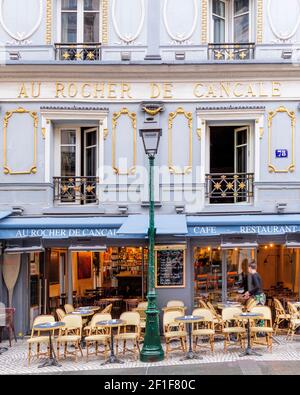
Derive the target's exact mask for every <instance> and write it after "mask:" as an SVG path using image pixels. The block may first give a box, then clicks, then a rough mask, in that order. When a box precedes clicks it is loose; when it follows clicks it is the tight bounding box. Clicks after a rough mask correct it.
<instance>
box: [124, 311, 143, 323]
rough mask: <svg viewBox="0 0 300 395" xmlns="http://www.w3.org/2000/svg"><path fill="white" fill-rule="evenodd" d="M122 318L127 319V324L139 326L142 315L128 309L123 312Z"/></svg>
mask: <svg viewBox="0 0 300 395" xmlns="http://www.w3.org/2000/svg"><path fill="white" fill-rule="evenodd" d="M120 320H123V321H125V325H126V326H139V325H140V324H141V317H140V315H139V313H138V312H135V311H127V312H125V313H123V314H121V316H120Z"/></svg>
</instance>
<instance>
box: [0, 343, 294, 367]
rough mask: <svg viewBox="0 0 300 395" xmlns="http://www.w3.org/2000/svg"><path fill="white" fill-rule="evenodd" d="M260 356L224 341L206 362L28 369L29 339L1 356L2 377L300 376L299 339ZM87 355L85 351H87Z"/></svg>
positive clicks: (175, 359) (66, 363)
mask: <svg viewBox="0 0 300 395" xmlns="http://www.w3.org/2000/svg"><path fill="white" fill-rule="evenodd" d="M257 348H258V350H259V352H260V353H261V354H262V356H261V357H248V358H244V359H241V358H240V357H239V354H240V348H239V347H238V346H236V347H235V346H233V347H231V348H230V349H229V350H228V352H227V353H224V351H223V342H222V341H221V342H216V350H215V353H214V354H211V353H210V352H209V351H207V350H206V349H203V350H201V351H200V355H201V356H202V357H203V360H194V361H182V360H181V359H182V354H181V353H175V352H174V353H172V354H171V355H170V357H169V358H168V359H166V360H164V361H163V362H160V363H156V364H144V363H141V362H140V361H136V360H134V358H133V357H129V358H128V356H127V355H126V357H125V358H124V360H125V363H124V364H123V365H106V366H101V364H102V362H103V358H102V357H97V358H96V357H90V359H89V361H87V360H86V358H85V357H84V358H80V359H79V360H78V362H75V361H74V359H72V358H68V359H66V360H62V361H61V364H62V367H61V368H44V369H39V368H38V365H39V362H38V361H37V360H33V361H32V363H31V366H30V367H28V362H27V343H26V340H23V341H18V343H17V344H16V345H15V344H14V345H13V348H12V349H9V351H8V352H5V353H4V354H2V355H1V356H0V372H1V374H5V375H8V374H41V373H43V374H101V375H110V374H113V375H119V374H124V375H137V374H143V375H144V374H149V375H150V374H158V375H164V374H171V375H177V374H178V375H182V374H187V375H190V374H191V375H193V374H195V375H196V374H205V375H206V374H299V372H300V340H298V339H296V340H295V341H294V342H286V340H285V337H276V339H275V340H274V346H273V352H272V353H271V352H269V351H267V350H266V348H265V347H261V346H259V347H257ZM84 353H85V350H84Z"/></svg>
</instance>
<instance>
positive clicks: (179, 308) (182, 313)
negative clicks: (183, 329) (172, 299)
mask: <svg viewBox="0 0 300 395" xmlns="http://www.w3.org/2000/svg"><path fill="white" fill-rule="evenodd" d="M163 311H164V313H166V312H168V311H177V312H178V313H179V314H180V315H181V316H182V315H185V307H179V306H176V307H175V306H174V307H164V308H163Z"/></svg>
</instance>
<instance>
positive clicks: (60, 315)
mask: <svg viewBox="0 0 300 395" xmlns="http://www.w3.org/2000/svg"><path fill="white" fill-rule="evenodd" d="M56 315H57V318H58V321H62V320H63V319H64V318H65V316H66V313H65V312H64V311H63V309H56Z"/></svg>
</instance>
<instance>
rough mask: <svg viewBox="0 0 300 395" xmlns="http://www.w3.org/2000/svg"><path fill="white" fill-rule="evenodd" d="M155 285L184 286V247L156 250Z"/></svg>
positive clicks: (160, 286) (167, 286) (158, 286)
mask: <svg viewBox="0 0 300 395" xmlns="http://www.w3.org/2000/svg"><path fill="white" fill-rule="evenodd" d="M155 262H156V287H157V288H164V287H166V288H172V287H174V288H176V287H178V288H179V287H185V249H182V248H181V249H157V250H156V260H155Z"/></svg>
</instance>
